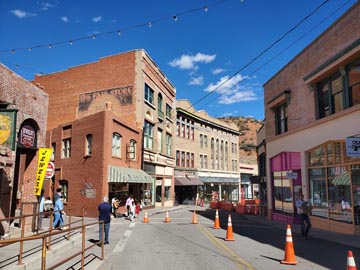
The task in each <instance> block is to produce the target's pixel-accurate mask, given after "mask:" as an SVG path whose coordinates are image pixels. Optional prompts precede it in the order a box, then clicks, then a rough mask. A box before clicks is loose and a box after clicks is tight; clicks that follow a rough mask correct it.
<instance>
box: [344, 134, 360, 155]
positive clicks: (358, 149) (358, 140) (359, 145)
mask: <svg viewBox="0 0 360 270" xmlns="http://www.w3.org/2000/svg"><path fill="white" fill-rule="evenodd" d="M346 155H347V156H348V157H360V137H348V138H346Z"/></svg>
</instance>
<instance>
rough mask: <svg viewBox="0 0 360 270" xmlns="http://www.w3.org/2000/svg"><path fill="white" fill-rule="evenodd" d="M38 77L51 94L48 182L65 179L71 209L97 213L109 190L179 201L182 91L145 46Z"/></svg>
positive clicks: (156, 201) (152, 202) (151, 200)
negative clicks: (176, 143) (177, 129)
mask: <svg viewBox="0 0 360 270" xmlns="http://www.w3.org/2000/svg"><path fill="white" fill-rule="evenodd" d="M33 83H34V84H39V85H41V86H42V87H43V88H44V91H45V92H46V93H48V95H49V113H48V115H49V117H48V126H47V131H48V136H47V143H48V145H49V146H50V145H51V146H53V148H54V150H55V151H54V152H55V156H54V164H55V176H54V177H53V178H52V179H51V181H50V182H49V183H47V189H48V190H53V189H54V188H55V187H57V186H59V185H60V186H62V187H63V188H64V189H65V193H66V197H67V198H66V199H67V207H68V208H69V209H72V211H73V212H74V213H76V214H78V213H79V212H80V208H82V207H83V206H86V207H87V208H88V209H92V210H88V214H89V215H92V216H95V215H96V214H97V212H96V206H97V204H98V203H99V202H101V199H102V197H103V196H105V195H109V196H114V195H117V196H118V197H120V199H121V200H122V201H124V200H125V198H126V196H127V195H128V194H129V193H133V194H134V196H135V198H136V199H137V200H142V201H143V202H144V204H146V205H148V206H156V205H163V206H171V205H173V196H174V180H173V171H174V157H173V150H172V147H173V146H172V136H173V132H174V121H173V119H172V114H173V113H174V105H173V104H174V100H175V94H176V92H175V88H174V87H173V86H172V84H171V83H170V82H169V81H168V79H167V78H166V77H165V76H164V74H163V73H162V72H161V70H160V69H159V68H158V67H157V66H156V64H155V63H154V61H153V60H152V59H151V58H150V57H149V55H148V54H147V53H146V52H145V51H144V50H134V51H129V52H125V53H121V54H116V55H112V56H108V57H104V58H101V59H99V60H98V61H96V62H93V63H88V64H84V65H81V66H76V67H72V68H69V69H67V70H64V71H59V72H56V73H54V74H48V75H37V76H36V77H35V79H34V82H33ZM164 112H165V113H164ZM143 142H144V143H143ZM90 144H91V146H90ZM89 147H90V148H91V147H92V151H91V154H89V153H87V152H86V151H88V148H89ZM94 209H95V210H94Z"/></svg>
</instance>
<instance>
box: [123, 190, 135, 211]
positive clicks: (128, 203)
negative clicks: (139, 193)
mask: <svg viewBox="0 0 360 270" xmlns="http://www.w3.org/2000/svg"><path fill="white" fill-rule="evenodd" d="M133 201H134V199H133V197H132V194H130V195H129V197H128V198H127V199H126V203H125V206H126V210H127V216H128V217H129V216H130V206H131V205H132V203H133Z"/></svg>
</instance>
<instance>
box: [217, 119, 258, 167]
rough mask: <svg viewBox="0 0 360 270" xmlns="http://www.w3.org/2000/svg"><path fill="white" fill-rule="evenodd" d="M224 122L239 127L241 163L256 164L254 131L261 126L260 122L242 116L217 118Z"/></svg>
mask: <svg viewBox="0 0 360 270" xmlns="http://www.w3.org/2000/svg"><path fill="white" fill-rule="evenodd" d="M218 119H220V120H222V121H225V122H232V123H235V124H236V125H237V126H238V127H239V131H240V132H241V135H240V137H239V156H240V162H241V163H250V164H255V163H257V158H256V145H257V140H256V131H257V130H258V129H259V128H260V127H261V125H262V124H263V122H262V121H260V120H257V119H254V118H250V117H242V116H229V117H220V118H218Z"/></svg>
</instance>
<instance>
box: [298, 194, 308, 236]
mask: <svg viewBox="0 0 360 270" xmlns="http://www.w3.org/2000/svg"><path fill="white" fill-rule="evenodd" d="M296 209H297V213H298V215H299V216H300V219H301V237H302V239H307V238H308V234H309V231H310V228H311V221H310V217H309V215H310V212H311V205H310V203H309V202H306V201H304V194H302V193H300V195H299V199H298V200H297V201H296Z"/></svg>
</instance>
